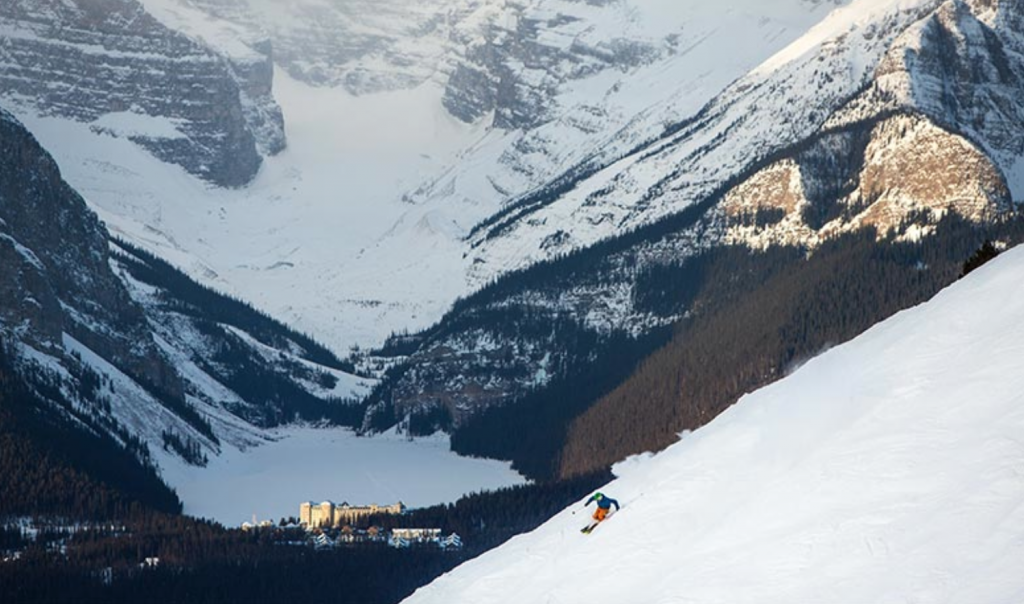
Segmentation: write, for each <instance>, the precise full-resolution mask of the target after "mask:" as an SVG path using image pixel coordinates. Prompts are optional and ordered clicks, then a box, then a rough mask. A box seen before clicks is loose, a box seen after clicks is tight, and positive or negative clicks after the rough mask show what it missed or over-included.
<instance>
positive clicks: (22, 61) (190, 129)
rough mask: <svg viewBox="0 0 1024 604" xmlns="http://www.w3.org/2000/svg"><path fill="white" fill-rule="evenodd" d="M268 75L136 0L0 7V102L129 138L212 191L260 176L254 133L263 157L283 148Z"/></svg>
mask: <svg viewBox="0 0 1024 604" xmlns="http://www.w3.org/2000/svg"><path fill="white" fill-rule="evenodd" d="M271 76H272V68H271V63H270V58H269V53H268V56H267V57H266V59H265V60H264V61H262V62H256V63H251V64H248V65H239V64H231V63H229V62H228V61H226V60H225V59H224V58H223V57H221V56H219V55H217V54H215V53H214V52H212V51H211V50H209V49H208V48H207V47H205V46H203V45H201V44H199V43H197V42H195V41H194V40H192V39H190V38H188V37H186V36H185V35H183V34H181V33H178V32H176V31H173V30H171V29H168V28H167V27H166V26H164V25H163V24H161V23H160V22H159V21H157V20H156V19H154V18H153V17H152V16H151V15H150V14H148V13H147V12H146V11H145V9H144V8H143V6H142V5H141V4H140V3H139V2H137V1H136V0H74V1H71V2H64V1H57V0H11V1H9V2H4V3H3V4H0V90H2V93H0V94H2V96H3V97H6V98H7V99H8V102H16V103H20V104H23V105H27V106H28V107H29V109H30V110H32V111H34V112H36V113H38V114H42V115H50V116H59V117H64V118H71V119H74V120H77V121H80V122H84V123H88V124H91V126H92V127H93V129H94V130H97V131H100V132H104V133H106V134H110V135H111V136H123V137H126V138H129V139H130V140H132V141H134V142H135V143H137V144H139V145H141V146H142V147H144V148H146V149H147V150H149V151H150V152H151V153H153V154H154V155H156V156H157V157H158V158H160V159H161V160H163V161H166V162H169V163H173V164H178V165H180V166H182V167H183V168H185V169H186V170H188V171H189V172H191V173H193V174H195V175H197V176H200V177H202V178H204V179H206V180H208V181H210V182H212V183H214V184H217V185H221V186H229V187H234V186H240V185H244V184H246V183H247V182H249V181H250V180H251V179H252V178H253V176H254V175H255V174H256V171H257V170H258V169H259V166H260V163H261V161H262V159H261V155H260V153H259V151H258V149H257V137H256V136H254V131H255V132H256V133H258V134H259V138H260V140H261V141H262V144H263V147H264V148H265V150H266V151H267V152H274V151H276V150H280V148H281V147H282V144H283V142H282V140H281V139H280V134H279V131H280V130H281V126H280V119H281V117H280V113H279V110H278V111H277V112H275V110H274V105H268V104H267V103H266V99H267V98H268V97H269V94H270V82H271V79H270V78H271ZM240 85H241V87H240ZM275 133H276V134H275Z"/></svg>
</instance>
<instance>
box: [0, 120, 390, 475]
mask: <svg viewBox="0 0 1024 604" xmlns="http://www.w3.org/2000/svg"><path fill="white" fill-rule="evenodd" d="M0 256H2V258H3V262H2V263H0V277H2V282H3V287H2V288H0V342H2V343H3V345H4V347H5V350H6V351H7V353H8V354H12V355H14V356H16V357H18V358H19V359H20V360H19V367H20V371H21V372H22V374H23V375H25V376H30V377H31V378H32V380H31V382H32V383H33V384H35V386H34V388H35V389H36V390H37V391H38V392H37V394H38V395H39V396H40V397H41V398H42V399H44V400H49V401H50V402H51V403H52V404H53V405H55V406H56V407H58V408H61V409H62V412H63V413H65V414H66V415H67V416H68V417H69V418H71V419H73V418H76V417H78V418H85V419H87V420H88V422H90V424H86V423H83V424H82V427H83V429H91V428H89V427H88V426H89V425H93V426H100V428H96V429H102V430H107V431H110V432H111V433H112V434H114V435H115V436H116V437H118V438H120V439H122V440H124V441H126V442H127V440H128V439H137V440H138V441H139V443H141V444H142V445H147V446H148V447H149V448H150V449H151V450H152V452H153V453H154V458H158V457H163V455H158V452H160V451H163V452H166V456H174V455H180V456H182V457H184V458H185V459H186V460H187V461H189V462H191V463H194V464H196V463H202V458H208V457H210V456H213V455H216V454H218V453H219V452H220V451H221V450H222V447H227V446H230V447H233V448H245V447H247V446H249V445H251V444H255V443H259V442H263V441H265V440H266V439H267V436H266V435H265V434H264V433H263V428H268V427H272V426H276V425H279V424H281V423H285V422H291V421H294V420H295V419H297V418H305V419H308V420H317V419H323V418H327V419H335V420H338V419H339V418H340V416H342V415H344V413H345V411H346V409H349V408H350V406H351V405H352V404H353V403H354V401H355V400H356V399H358V398H359V397H360V396H361V395H362V393H364V392H365V391H366V390H367V389H368V387H369V384H370V381H368V380H364V379H361V378H359V377H357V376H355V375H352V373H351V369H352V368H350V367H348V366H346V365H345V364H344V363H342V362H341V361H339V360H338V359H337V358H336V357H335V356H334V355H333V354H331V353H330V352H328V351H327V350H326V349H324V348H323V347H322V346H319V345H317V344H316V343H315V342H314V341H312V340H311V339H310V338H309V337H306V336H302V335H301V334H298V333H295V332H291V331H289V330H288V329H287V328H285V327H284V326H283V325H281V324H279V323H277V322H276V321H274V320H273V319H271V318H269V317H266V316H264V315H260V314H259V313H257V312H256V311H254V310H253V309H251V308H250V307H248V306H246V305H245V304H243V303H241V302H239V301H237V300H231V299H227V298H225V297H223V296H221V295H220V294H217V293H215V292H213V291H210V290H207V289H205V288H203V287H201V286H199V285H198V284H196V283H194V282H193V281H191V280H190V279H189V278H188V277H186V276H185V275H183V274H181V273H179V272H178V271H176V270H175V269H173V268H172V267H170V266H169V265H167V264H165V263H163V262H162V261H160V260H158V259H156V258H153V257H151V256H148V255H146V254H145V253H144V252H142V251H141V250H137V249H134V248H131V247H130V246H128V244H126V243H120V244H116V245H112V244H111V242H110V235H109V233H108V232H107V230H106V229H105V228H104V226H103V225H102V224H101V223H100V221H99V220H98V219H97V217H96V215H95V214H94V213H93V212H92V211H90V210H89V209H88V207H87V206H86V204H85V201H84V200H83V199H82V198H81V196H80V195H78V194H77V193H76V192H75V191H74V190H73V189H72V188H71V187H70V186H69V185H68V184H67V183H66V182H65V181H64V180H63V179H62V178H61V174H60V171H59V170H58V167H57V165H56V163H55V162H54V161H53V159H52V157H50V156H49V154H47V153H46V152H45V150H44V149H42V148H41V147H40V145H39V143H38V142H37V140H36V139H35V138H34V137H33V136H32V135H31V134H30V133H29V132H28V131H27V130H25V128H24V127H23V126H22V124H21V123H20V122H18V121H17V120H16V119H15V118H14V117H13V116H11V115H10V114H8V113H6V112H3V111H2V110H0ZM346 370H348V371H346ZM339 414H340V415H339ZM85 419H81V421H82V422H84V421H85ZM358 421H359V414H358V412H356V414H355V417H354V418H353V419H350V420H349V423H350V424H351V423H357V422H358Z"/></svg>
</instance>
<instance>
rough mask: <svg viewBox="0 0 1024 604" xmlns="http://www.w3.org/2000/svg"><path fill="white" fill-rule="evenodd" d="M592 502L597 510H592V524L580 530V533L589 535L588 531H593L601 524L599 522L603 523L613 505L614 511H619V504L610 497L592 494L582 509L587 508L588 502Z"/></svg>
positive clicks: (598, 493) (599, 493)
mask: <svg viewBox="0 0 1024 604" xmlns="http://www.w3.org/2000/svg"><path fill="white" fill-rule="evenodd" d="M592 501H593V502H596V503H597V509H596V510H594V516H593V518H594V523H593V524H591V525H590V526H587V527H584V528H583V530H582V532H584V533H589V532H590V531H592V530H594V528H595V527H597V525H598V524H601V522H602V521H604V519H605V518H606V517H607V516H608V512H609V511H610V510H611V508H612V506H613V505H614V506H615V511H616V512H617V511H619V502H618V501H615V500H614V499H612V498H611V497H608V496H607V495H605V494H604V493H601V492H597V493H594V494H593V495H591V496H590V499H588V500H587V502H586V503H584V504H583V507H587V506H588V505H590V502H592Z"/></svg>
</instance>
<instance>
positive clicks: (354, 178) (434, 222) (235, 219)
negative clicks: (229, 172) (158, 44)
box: [2, 0, 835, 351]
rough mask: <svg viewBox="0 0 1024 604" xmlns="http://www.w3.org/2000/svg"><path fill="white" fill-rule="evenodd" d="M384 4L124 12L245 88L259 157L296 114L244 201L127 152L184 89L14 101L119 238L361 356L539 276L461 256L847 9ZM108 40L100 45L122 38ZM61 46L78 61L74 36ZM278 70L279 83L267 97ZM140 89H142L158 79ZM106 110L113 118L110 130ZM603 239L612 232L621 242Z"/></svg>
mask: <svg viewBox="0 0 1024 604" xmlns="http://www.w3.org/2000/svg"><path fill="white" fill-rule="evenodd" d="M372 4H373V6H372V10H371V9H369V8H367V5H366V4H364V3H358V2H352V1H351V0H337V1H335V2H326V3H325V2H294V3H282V2H269V1H267V2H257V1H255V0H253V1H249V0H232V1H228V0H207V1H204V2H179V1H177V0H145V1H143V2H138V3H135V2H129V1H128V0H125V8H124V10H125V11H128V10H129V9H130V10H134V11H142V10H143V9H144V11H145V12H143V13H141V14H146V15H147V17H146V18H145V19H143V21H145V23H146V24H147V26H148V27H149V28H150V29H152V30H153V31H159V32H162V34H165V35H175V36H178V38H180V39H181V40H182V43H185V42H184V41H188V43H189V44H191V45H192V46H191V48H194V49H196V50H195V52H200V50H201V51H202V52H203V53H205V54H204V55H203V56H204V57H206V58H205V59H203V61H199V60H198V59H197V60H196V61H186V60H184V59H180V60H179V58H177V57H176V56H175V57H168V58H167V59H166V60H167V61H171V62H172V64H173V65H178V64H181V65H186V66H192V65H196V64H206V65H208V66H209V69H211V70H213V71H217V70H219V72H218V73H219V74H220V75H217V76H215V75H209V76H208V77H209V78H214V77H217V78H219V79H218V80H217V81H218V82H219V83H218V86H222V87H225V86H228V87H229V86H230V85H231V84H230V82H229V80H231V81H234V82H236V83H237V85H238V88H239V90H241V91H242V92H243V94H242V95H241V96H240V97H239V98H240V104H239V106H240V108H241V110H240V111H241V113H242V114H244V115H246V116H249V117H248V118H247V120H246V121H245V123H244V124H242V123H241V122H238V121H237V120H236V125H237V126H238V127H239V128H241V127H242V126H245V128H243V129H245V130H246V131H248V132H250V133H252V135H253V138H254V139H255V140H256V141H257V142H259V141H268V143H273V144H265V145H263V146H262V147H260V148H261V150H262V151H263V155H265V156H266V155H268V154H270V153H273V152H275V151H277V150H279V149H280V148H281V146H282V145H283V137H282V136H280V119H275V118H273V116H274V115H275V110H276V108H277V105H274V104H273V101H274V100H276V101H277V103H279V104H280V106H281V108H282V109H283V113H284V122H285V123H286V124H287V131H288V142H289V145H290V149H289V150H288V151H287V152H285V153H283V154H281V155H279V156H276V157H265V158H264V159H263V164H262V165H263V167H262V169H261V170H260V172H259V173H258V174H256V175H255V178H254V179H253V180H252V181H251V182H250V184H249V185H248V186H246V187H244V188H243V189H240V190H225V189H222V188H219V187H210V186H209V185H208V184H207V183H206V182H204V181H202V180H201V179H196V178H194V177H193V176H190V175H188V174H183V173H182V172H181V171H180V170H179V169H177V168H176V167H175V166H174V165H173V164H172V165H168V164H166V163H164V162H163V161H159V160H158V159H159V157H157V158H154V157H152V156H150V155H149V154H148V153H139V149H138V148H137V145H136V144H135V143H133V142H132V141H133V140H134V141H142V140H146V137H147V134H146V133H147V132H148V131H149V130H148V129H149V126H151V125H153V124H155V123H157V122H159V123H161V124H165V123H171V124H179V125H180V124H181V123H183V122H180V119H184V118H183V117H182V116H180V115H179V113H180V112H178V111H177V110H176V109H175V107H176V105H175V103H179V104H180V103H184V102H186V101H187V102H188V106H189V107H192V106H195V105H196V102H193V100H191V99H185V98H179V96H178V95H177V94H175V93H173V91H175V90H177V89H178V87H169V88H168V89H167V90H169V91H172V93H171V94H169V95H159V96H158V98H160V97H164V96H167V97H169V98H166V99H165V101H166V103H165V104H166V105H167V106H161V107H152V108H136V109H133V110H130V111H129V112H128V115H121V114H116V115H113V114H112V115H111V116H106V117H104V115H106V114H104V113H103V112H102V107H97V108H95V109H93V111H94V112H96V113H99V114H100V115H97V116H92V115H90V116H86V117H84V118H82V117H76V119H75V120H71V121H69V120H67V119H64V118H66V117H67V116H61V115H59V114H55V113H54V112H53V111H52V110H51V109H50V108H49V106H48V104H46V103H33V102H19V103H17V104H16V105H14V106H13V107H12V109H13V110H14V111H15V112H16V113H17V114H18V116H19V118H21V119H22V121H24V122H25V123H26V124H28V125H29V127H30V129H31V130H32V131H33V133H35V134H36V135H37V136H39V137H40V139H41V140H42V141H43V143H44V145H45V146H46V147H47V148H49V149H51V150H52V151H53V153H55V154H56V156H57V159H58V161H59V163H60V165H61V167H62V169H63V171H64V173H65V175H66V177H67V178H68V180H69V181H70V182H71V183H72V184H73V185H74V186H75V187H76V189H78V190H79V191H81V192H82V194H83V195H84V196H85V197H86V198H87V200H89V202H90V203H91V204H92V205H93V207H95V208H96V209H97V210H98V211H99V212H100V214H101V217H102V218H103V219H104V220H105V221H106V222H107V223H108V225H109V226H110V228H111V229H112V230H113V231H115V232H116V233H118V234H119V236H122V237H125V238H127V239H128V240H129V241H131V242H133V243H135V244H137V245H141V246H142V247H144V248H146V249H148V250H149V251H152V252H155V253H157V254H158V255H160V256H161V257H164V258H167V259H169V260H170V261H172V262H173V263H174V264H175V265H177V266H179V267H181V268H183V269H185V270H186V271H187V272H188V273H189V274H191V275H192V276H194V277H195V278H197V279H199V280H201V281H202V282H204V283H206V284H209V285H214V286H215V287H217V288H218V289H220V290H223V291H227V292H229V293H232V294H234V295H237V296H239V297H241V298H244V299H246V300H248V301H251V302H253V303H254V304H256V305H257V306H258V307H259V308H261V309H262V310H265V311H267V312H269V313H270V314H272V315H274V316H276V317H279V318H281V319H283V320H285V321H287V322H288V323H289V324H291V325H293V326H296V327H298V328H300V329H301V330H303V331H308V332H313V331H315V332H317V333H319V334H322V337H323V338H324V339H325V340H326V341H327V343H328V344H329V345H331V346H332V347H333V348H334V349H335V350H337V351H345V350H347V349H348V348H349V347H350V346H351V345H352V344H360V345H363V346H365V345H374V344H379V343H380V341H381V340H382V339H383V338H384V337H385V336H386V335H388V333H390V332H392V331H398V330H402V329H409V330H416V329H420V328H423V327H426V326H428V325H430V324H431V323H433V322H434V321H436V320H437V319H438V318H439V317H440V316H441V315H442V314H443V312H444V311H445V310H446V309H447V308H448V307H449V306H450V304H451V303H452V302H453V301H454V300H455V299H456V298H457V297H459V296H462V295H465V294H466V293H467V292H469V291H471V290H473V289H475V288H476V287H478V286H479V285H481V284H482V283H484V282H486V280H488V279H489V278H492V277H494V276H497V275H499V274H501V273H502V272H504V271H505V270H509V269H512V268H516V267H519V266H523V265H524V264H525V263H528V262H530V261H531V260H532V259H534V258H535V257H537V255H536V254H535V253H533V252H532V251H530V249H529V247H527V248H524V253H523V254H520V255H519V256H517V257H515V258H511V257H510V258H508V259H507V262H506V261H505V259H504V258H501V259H499V258H498V255H499V254H498V252H495V254H491V255H490V256H489V258H491V259H490V260H488V259H487V258H483V261H481V260H480V258H482V256H479V255H474V256H472V257H470V256H467V255H466V252H467V243H466V242H465V241H464V240H463V238H464V237H465V236H466V235H467V234H468V233H469V232H470V231H471V229H472V228H473V227H474V225H476V224H477V223H478V222H480V221H482V220H485V219H487V218H488V217H490V216H492V215H493V214H494V213H495V212H496V211H498V210H500V209H501V208H502V207H503V204H505V203H506V202H508V201H509V200H511V199H513V198H515V197H516V196H518V195H521V194H524V193H526V192H528V191H530V190H532V189H534V188H536V187H540V186H542V185H544V184H545V183H548V182H549V181H552V180H554V179H558V178H560V177H561V176H562V175H563V174H564V173H566V171H568V170H571V169H573V168H574V166H577V165H578V164H580V163H581V162H583V161H584V160H585V159H586V158H588V157H591V156H593V155H595V154H597V155H602V156H603V155H609V156H615V155H616V153H624V152H625V151H626V150H628V149H629V148H632V147H634V146H636V145H637V144H639V143H641V142H643V141H645V140H648V139H650V138H654V137H656V136H658V135H659V134H660V133H661V132H662V130H663V129H664V128H665V127H666V126H667V125H670V124H673V123H676V122H678V121H680V120H683V119H686V118H688V117H689V116H691V115H693V114H694V113H695V112H697V111H698V110H699V109H700V107H701V106H702V105H704V104H705V103H706V102H708V101H709V100H710V99H711V98H713V97H714V96H715V95H716V94H717V93H719V92H720V91H721V89H722V88H723V87H724V86H726V85H728V84H729V83H730V82H731V81H733V80H735V79H736V78H739V77H741V76H742V75H743V74H744V73H746V72H747V71H749V70H750V69H752V68H754V67H756V66H757V65H758V64H760V63H761V62H762V61H764V60H766V59H767V58H769V57H770V56H771V55H772V54H774V53H776V52H778V51H779V50H781V49H783V48H784V47H785V46H786V45H787V44H789V43H791V42H793V41H794V40H796V39H798V38H799V37H800V36H801V35H802V34H803V33H804V32H805V31H806V30H807V28H809V27H811V26H812V25H813V24H815V23H816V22H818V21H820V20H821V19H822V18H823V17H824V16H825V15H827V14H828V12H829V11H830V10H831V9H832V8H834V6H835V4H834V3H832V2H817V1H811V0H787V2H785V3H783V4H782V5H779V4H778V3H776V4H774V5H772V6H766V5H764V3H759V2H751V1H750V0H730V2H729V3H728V5H727V6H714V7H712V6H707V5H704V4H700V3H689V2H688V3H673V2H663V1H660V0H659V1H655V0H631V1H630V2H614V3H593V2H589V3H576V2H562V1H555V0H531V1H529V2H505V1H497V0H487V1H469V0H466V1H464V2H458V3H451V2H446V3H440V2H433V3H422V2H418V3H411V2H405V1H395V2H389V3H379V2H375V3H372ZM129 5H130V6H129ZM27 6H31V7H35V6H36V4H35V3H31V2H29V3H27ZM67 6H75V7H78V9H79V10H78V11H73V10H71V9H68V8H65V9H63V10H64V12H66V13H69V14H70V15H71V17H67V16H64V13H59V14H56V15H55V16H53V17H46V15H41V16H37V15H35V13H32V14H33V16H32V19H30V18H28V17H25V16H23V14H22V13H21V12H15V13H12V16H10V17H9V18H8V19H7V21H6V23H7V25H6V26H5V27H6V28H7V30H9V31H12V32H15V33H16V34H17V35H14V34H11V35H9V36H7V37H5V38H4V39H5V40H7V41H6V42H5V44H6V45H7V46H9V47H10V46H13V47H15V48H20V46H19V44H22V45H23V44H24V42H21V38H22V37H24V36H22V35H21V33H19V32H21V31H23V30H26V29H28V28H30V24H31V23H36V22H39V21H41V22H44V23H46V22H47V21H46V19H47V18H49V19H50V20H51V21H54V20H56V21H57V22H58V23H62V24H64V23H65V21H66V22H67V23H66V26H65V27H62V28H60V29H59V30H57V31H61V32H67V31H72V30H74V28H75V26H76V25H75V24H76V23H77V21H75V20H74V18H72V17H74V16H75V15H77V14H78V13H82V12H85V9H86V8H88V6H91V5H90V3H89V0H76V2H74V3H71V4H69V5H67ZM33 10H36V12H38V9H33ZM33 19H34V20H33ZM147 31H148V30H147ZM168 32H172V33H168ZM53 35H56V34H53ZM109 38H110V40H109V41H107V42H105V43H106V44H108V45H109V44H114V43H115V42H117V41H118V40H117V38H116V37H113V36H111V37H109ZM178 38H176V39H178ZM735 39H743V40H744V44H734V43H733V42H732V41H733V40H735ZM53 45H55V46H57V47H59V48H65V47H69V48H72V49H74V48H77V47H76V46H74V45H73V44H71V43H70V42H66V41H63V40H59V39H58V40H56V41H54V42H53ZM88 49H89V51H90V52H93V53H94V54H95V53H99V54H98V56H100V57H101V58H102V57H106V56H107V55H110V57H113V58H109V57H107V58H103V60H102V61H98V63H99V64H100V65H105V64H107V63H110V62H114V61H115V59H117V58H118V57H119V55H118V54H117V52H118V51H117V50H116V49H111V50H110V51H109V52H107V53H106V55H104V54H103V53H101V52H100V50H99V49H98V48H97V47H96V46H95V45H94V46H89V47H88ZM11 56H13V57H14V58H13V59H11V58H10V57H11ZM37 56H38V54H33V53H28V52H25V53H20V54H19V53H14V54H11V55H8V58H7V59H6V60H4V61H2V64H3V65H5V67H4V70H5V71H6V72H9V73H11V74H12V75H14V74H16V73H18V70H23V69H25V66H26V65H28V66H31V67H32V69H33V71H32V80H33V81H36V82H48V81H61V80H62V78H63V75H62V74H63V67H62V66H61V64H60V63H58V62H52V63H46V62H41V61H37V60H36V57H37ZM270 57H273V60H274V62H275V64H276V65H278V66H279V69H280V70H279V73H278V74H277V75H276V77H275V78H274V79H273V86H274V90H273V95H274V98H273V99H271V98H269V96H268V92H267V91H268V89H269V86H270V82H271V78H270V73H269V71H268V65H269V63H268V62H269V61H270ZM162 60H164V59H162ZM121 71H123V72H125V73H126V74H129V73H130V70H129V71H125V70H124V69H121ZM147 73H156V70H155V69H150V70H149V71H148V72H147ZM168 73H172V72H170V71H169V72H168ZM172 75H174V73H172ZM125 77H127V83H128V84H132V83H134V82H137V81H138V82H145V81H146V80H145V79H144V78H143V77H142V75H138V76H136V75H134V74H131V75H130V76H125ZM105 81H106V80H105V79H103V78H102V77H100V76H98V77H97V78H96V83H95V88H97V89H98V94H97V95H96V98H98V99H105V98H108V97H109V96H111V92H110V91H107V90H106V89H105V88H104V87H103V84H104V82H105ZM110 81H112V82H115V81H116V80H114V79H111V80H110ZM140 85H141V84H140ZM246 91H251V92H246ZM100 93H102V94H100ZM23 96H25V95H22V96H18V97H17V99H16V100H19V101H25V98H22V97H23ZM27 96H28V97H32V94H28V95H27ZM82 102H83V103H86V102H88V103H92V104H98V103H99V101H96V100H92V99H90V98H86V99H83V100H82ZM204 102H205V101H204ZM211 102H213V101H212V99H211ZM88 103H86V104H88ZM217 105H218V106H227V107H230V106H231V105H232V103H228V104H227V105H224V104H222V103H217ZM229 113H231V114H237V113H239V112H238V111H235V110H234V109H232V110H231V111H230V112H229ZM218 115H219V114H218ZM259 116H264V118H265V119H262V120H260V119H257V118H258V117H259ZM96 119H101V120H106V121H116V122H117V124H115V125H116V128H103V127H101V126H102V125H97V124H95V123H93V122H94V121H95V120H96ZM176 120H179V121H176ZM268 124H269V125H276V126H275V127H276V128H277V130H273V129H270V130H268V129H267V126H268ZM623 128H625V130H624V131H623V132H622V133H621V134H619V135H616V132H619V131H620V130H622V129H623ZM179 130H181V128H179ZM275 132H276V136H275V135H273V134H274V133H275ZM186 134H187V133H186ZM232 136H234V135H232ZM239 136H241V135H239ZM231 138H232V137H220V138H218V139H217V140H219V141H223V140H231ZM175 140H177V141H178V142H177V143H175V144H184V139H178V138H176V139H175ZM189 140H192V139H189ZM195 142H196V144H198V145H201V146H202V147H203V148H204V149H212V150H222V151H225V152H228V151H230V149H228V148H225V147H224V146H223V145H221V144H220V143H218V144H216V145H215V144H213V143H211V142H204V141H202V140H198V139H197V140H196V141H195ZM615 149H618V151H617V152H616V151H615ZM246 153H248V154H249V156H252V154H251V153H250V152H249V151H246ZM233 156H237V157H244V156H245V154H241V155H239V154H237V153H236V154H234V155H233ZM258 160H259V157H256V158H255V160H254V161H258ZM250 163H251V162H250ZM186 168H189V169H190V170H192V171H193V172H194V171H195V167H194V166H186ZM248 174H250V177H252V172H251V171H250V172H249V173H248ZM233 182H234V181H233ZM185 200H189V201H187V202H186V201H185ZM548 226H549V227H550V226H553V225H548ZM603 229H604V235H602V236H607V235H610V234H613V233H614V232H615V230H616V227H615V225H612V224H610V223H609V224H607V225H605V227H603ZM542 230H543V229H542ZM550 234H551V233H545V234H543V235H542V239H547V238H549V236H550ZM506 241H508V240H506ZM524 241H525V240H524ZM501 254H504V252H501Z"/></svg>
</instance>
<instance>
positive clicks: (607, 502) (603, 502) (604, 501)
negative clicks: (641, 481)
mask: <svg viewBox="0 0 1024 604" xmlns="http://www.w3.org/2000/svg"><path fill="white" fill-rule="evenodd" d="M597 495H598V494H597V493H595V494H593V495H591V496H590V499H588V500H587V502H586V503H584V504H583V507H587V506H588V505H590V502H592V501H596V502H597V507H599V508H601V509H604V510H607V509H611V507H612V506H613V505H614V506H615V509H616V510H618V509H619V502H618V501H615V500H614V499H612V498H611V497H609V496H607V495H601V497H600V498H598V497H597Z"/></svg>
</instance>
